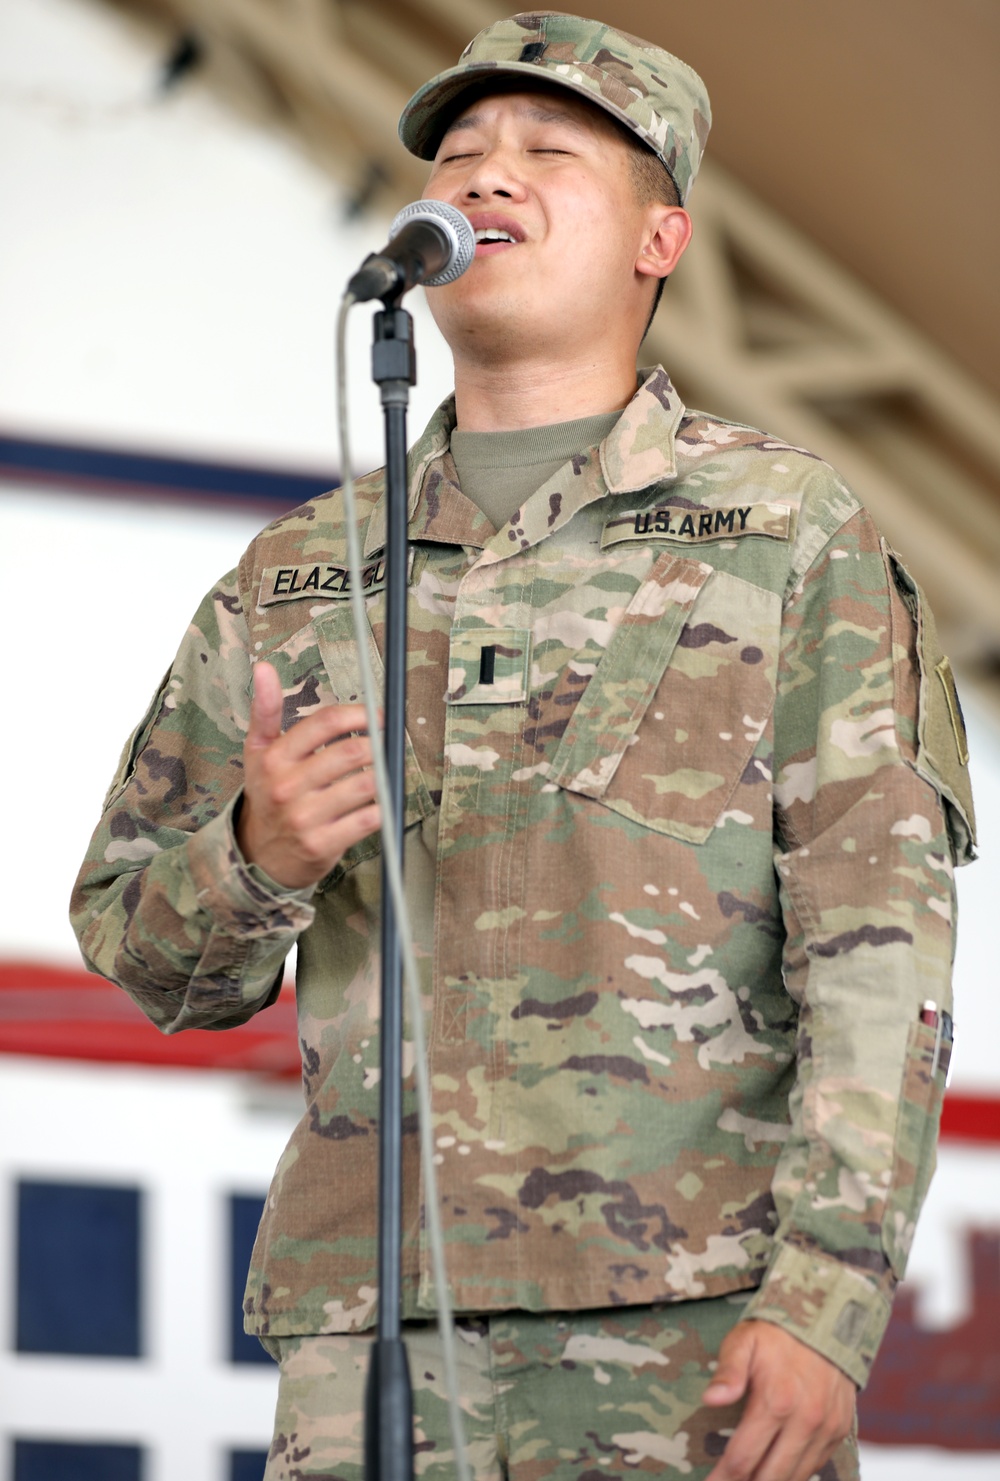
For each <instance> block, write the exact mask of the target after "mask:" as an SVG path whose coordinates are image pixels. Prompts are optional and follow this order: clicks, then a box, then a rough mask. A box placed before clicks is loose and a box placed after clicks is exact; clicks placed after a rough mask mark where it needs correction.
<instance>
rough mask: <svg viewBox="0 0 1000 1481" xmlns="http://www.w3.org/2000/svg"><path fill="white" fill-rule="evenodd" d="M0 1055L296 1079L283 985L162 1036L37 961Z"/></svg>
mask: <svg viewBox="0 0 1000 1481" xmlns="http://www.w3.org/2000/svg"><path fill="white" fill-rule="evenodd" d="M0 1054H28V1055H40V1056H44V1057H46V1058H50V1059H83V1060H91V1061H97V1062H100V1063H107V1064H158V1065H176V1066H185V1067H190V1068H199V1069H231V1070H257V1071H262V1072H264V1073H266V1074H271V1075H281V1076H287V1077H288V1078H289V1079H298V1078H299V1075H300V1074H301V1067H300V1063H299V1050H298V1031H297V1024H296V1019H295V993H294V990H293V989H292V987H291V985H290V983H286V984H285V986H284V987H283V988H282V991H281V994H280V996H279V998H278V1001H277V1002H276V1003H274V1004H273V1005H272V1007H270V1008H268V1009H266V1010H265V1011H264V1012H263V1013H258V1014H257V1015H256V1016H255V1017H254V1018H252V1019H251V1020H250V1022H249V1023H244V1024H241V1025H240V1026H239V1027H238V1028H232V1029H226V1030H225V1031H224V1032H222V1033H213V1032H210V1031H209V1030H206V1029H186V1030H185V1031H184V1033H182V1034H171V1035H165V1034H161V1033H160V1032H159V1031H158V1030H157V1029H155V1028H154V1027H153V1025H152V1024H151V1023H150V1022H149V1020H148V1019H147V1018H146V1017H145V1016H144V1015H143V1013H142V1012H141V1010H140V1009H139V1008H137V1007H136V1005H135V1004H134V1003H133V1002H132V1000H131V998H130V997H128V995H127V994H126V993H124V992H122V990H121V988H119V987H116V986H115V984H114V983H113V982H108V981H107V980H106V979H105V978H103V977H95V976H93V975H92V974H91V973H89V972H85V971H83V970H82V969H81V968H78V967H56V966H51V965H49V964H47V963H45V962H25V961H0ZM941 1139H942V1141H965V1142H978V1143H981V1144H985V1145H990V1146H1000V1093H998V1094H996V1095H963V1094H961V1093H957V1092H955V1091H950V1092H949V1093H948V1095H947V1096H946V1097H945V1102H944V1113H943V1115H942V1117H941Z"/></svg>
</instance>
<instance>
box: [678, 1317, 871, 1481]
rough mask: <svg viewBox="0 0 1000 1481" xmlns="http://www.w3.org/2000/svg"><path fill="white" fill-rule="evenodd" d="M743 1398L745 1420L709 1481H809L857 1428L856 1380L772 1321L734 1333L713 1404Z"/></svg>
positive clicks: (722, 1357)
mask: <svg viewBox="0 0 1000 1481" xmlns="http://www.w3.org/2000/svg"><path fill="white" fill-rule="evenodd" d="M742 1393H748V1394H749V1397H748V1398H747V1402H746V1406H745V1408H744V1411H743V1415H742V1417H741V1419H740V1421H739V1424H738V1425H737V1426H736V1429H735V1430H734V1431H733V1434H732V1435H731V1437H730V1439H729V1442H728V1444H727V1445H726V1449H725V1452H724V1454H723V1456H722V1458H721V1460H720V1461H719V1463H718V1465H717V1466H716V1467H715V1468H714V1469H713V1470H712V1472H711V1474H710V1476H709V1478H708V1481H809V1478H810V1477H812V1476H814V1475H815V1474H816V1472H817V1471H818V1470H820V1468H821V1467H822V1466H823V1465H824V1464H825V1462H826V1461H827V1460H828V1459H829V1457H830V1456H831V1455H832V1454H833V1452H834V1450H835V1449H836V1448H837V1445H838V1444H839V1443H840V1441H841V1440H842V1439H843V1438H844V1437H845V1436H846V1435H847V1434H848V1432H849V1430H850V1428H851V1423H852V1420H853V1416H854V1400H855V1388H854V1384H853V1383H852V1381H851V1379H850V1378H848V1377H847V1376H846V1374H844V1373H842V1372H841V1370H840V1369H839V1368H837V1367H836V1366H835V1365H834V1364H833V1363H831V1362H829V1361H828V1360H827V1359H826V1358H824V1357H822V1356H821V1354H819V1353H817V1352H816V1351H814V1350H813V1349H812V1348H809V1347H806V1346H805V1345H804V1344H803V1343H801V1342H799V1341H797V1339H795V1338H794V1337H792V1336H791V1335H790V1334H789V1333H787V1332H785V1331H783V1330H782V1329H781V1328H779V1327H776V1326H773V1325H772V1324H770V1323H768V1322H754V1321H747V1322H743V1323H739V1324H738V1325H737V1326H736V1327H734V1328H733V1330H732V1332H731V1333H730V1334H729V1336H728V1337H727V1338H726V1339H725V1341H724V1342H723V1344H722V1346H721V1348H720V1350H719V1366H718V1369H717V1371H716V1374H715V1376H714V1377H713V1379H712V1382H711V1384H710V1385H709V1387H708V1389H706V1392H705V1401H706V1403H709V1404H719V1403H722V1402H723V1401H724V1399H723V1396H724V1395H725V1396H727V1399H726V1401H728V1402H732V1398H731V1397H728V1396H737V1397H738V1396H739V1394H742Z"/></svg>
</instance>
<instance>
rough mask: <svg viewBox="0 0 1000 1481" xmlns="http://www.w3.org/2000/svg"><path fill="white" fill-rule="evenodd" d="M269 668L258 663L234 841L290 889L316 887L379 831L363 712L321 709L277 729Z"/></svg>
mask: <svg viewBox="0 0 1000 1481" xmlns="http://www.w3.org/2000/svg"><path fill="white" fill-rule="evenodd" d="M282 718H283V699H282V691H281V683H280V680H279V678H278V675H277V673H276V671H275V670H274V668H273V667H272V666H271V665H270V664H268V663H263V662H262V663H258V664H257V665H256V669H255V676H254V695H253V701H252V704H251V711H250V724H249V728H248V731H247V737H246V741H245V744H244V750H243V760H244V787H243V799H242V805H241V808H240V812H239V817H238V820H237V825H236V838H237V843H238V845H239V847H240V850H241V852H242V854H243V857H244V859H246V860H247V862H249V863H255V864H257V865H259V867H260V868H261V869H263V870H264V872H265V873H266V874H268V875H269V876H270V877H271V878H272V879H273V880H275V881H276V882H277V883H278V884H281V885H284V886H286V887H288V888H290V889H297V888H301V887H304V886H307V885H310V884H316V883H317V882H318V881H319V880H320V879H322V878H323V876H324V875H325V874H327V873H329V871H330V869H332V868H333V866H334V865H335V864H336V863H337V861H338V860H339V859H340V858H341V857H342V855H343V854H344V853H345V852H346V851H347V849H349V848H351V847H352V846H353V845H354V844H355V843H357V842H359V841H360V840H361V839H362V838H365V837H367V835H368V834H370V833H373V832H374V831H375V830H376V829H377V828H378V827H379V826H380V818H379V812H378V808H377V806H375V805H374V799H375V777H374V773H373V771H372V741H371V739H370V738H369V736H368V735H367V734H359V733H358V732H359V731H362V732H363V731H365V729H366V726H367V720H366V716H365V710H364V707H363V706H362V705H322V706H320V707H319V708H318V709H316V710H314V711H313V712H312V713H311V714H309V715H307V716H305V717H304V718H303V719H301V720H299V721H298V722H297V723H296V724H294V725H293V726H292V727H291V728H290V729H289V730H288V731H286V732H283V731H282V728H281V724H282Z"/></svg>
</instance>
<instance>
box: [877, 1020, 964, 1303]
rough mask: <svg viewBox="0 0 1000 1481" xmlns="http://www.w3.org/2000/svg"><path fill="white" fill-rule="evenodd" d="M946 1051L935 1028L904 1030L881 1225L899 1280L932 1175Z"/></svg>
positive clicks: (947, 1059) (947, 1045)
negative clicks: (903, 1054)
mask: <svg viewBox="0 0 1000 1481" xmlns="http://www.w3.org/2000/svg"><path fill="white" fill-rule="evenodd" d="M951 1049H952V1046H951V1043H950V1041H948V1040H943V1041H942V1042H941V1044H940V1045H938V1034H937V1029H935V1028H933V1027H931V1026H930V1025H929V1024H926V1023H922V1022H921V1021H920V1020H919V1019H918V1020H917V1022H916V1023H914V1024H913V1026H912V1028H911V1029H910V1037H909V1039H908V1041H907V1045H906V1060H905V1063H904V1066H903V1086H902V1091H901V1095H900V1103H899V1114H898V1116H897V1119H896V1140H895V1146H894V1148H893V1165H892V1179H891V1182H890V1185H889V1186H890V1190H891V1191H890V1194H889V1197H888V1200H887V1202H886V1209H885V1216H884V1218H883V1221H882V1243H883V1245H884V1247H885V1252H886V1255H887V1257H888V1260H889V1263H890V1265H891V1266H892V1269H893V1273H894V1274H895V1275H896V1277H897V1279H899V1280H902V1278H903V1276H904V1274H905V1273H906V1262H907V1259H908V1258H909V1254H910V1246H911V1245H912V1243H913V1235H914V1232H915V1230H916V1224H917V1215H918V1213H919V1212H920V1207H921V1204H922V1203H923V1201H924V1198H925V1196H926V1194H927V1189H928V1187H929V1186H930V1181H931V1175H932V1174H933V1172H934V1165H935V1160H936V1156H935V1149H936V1147H937V1128H938V1121H939V1119H940V1116H941V1102H942V1099H943V1097H944V1087H945V1081H946V1079H947V1076H948V1066H949V1062H950V1059H951ZM935 1050H937V1064H936V1065H935V1063H934V1056H935Z"/></svg>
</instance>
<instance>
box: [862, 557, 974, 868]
mask: <svg viewBox="0 0 1000 1481" xmlns="http://www.w3.org/2000/svg"><path fill="white" fill-rule="evenodd" d="M882 545H883V550H884V552H885V556H886V561H887V564H888V567H889V572H890V574H891V576H892V579H893V582H894V584H895V587H896V590H897V592H898V593H899V596H900V598H901V599H902V601H903V604H904V606H905V607H906V609H907V611H908V612H909V614H910V616H911V618H912V620H913V623H914V626H915V629H916V658H917V665H918V668H919V685H920V692H919V696H918V702H917V735H916V745H917V759H916V765H917V770H918V771H919V772H921V774H922V775H924V776H926V777H927V779H928V781H930V782H931V784H932V786H933V787H934V788H935V789H936V790H937V791H938V792H939V793H940V794H941V797H942V798H943V800H944V804H945V815H946V817H947V821H948V833H949V836H950V838H951V845H952V850H953V852H954V855H955V862H956V863H958V864H966V863H968V862H969V861H970V860H971V859H974V858H975V856H976V815H975V810H974V807H973V802H972V782H971V779H970V777H969V746H968V738H967V736H966V731H965V719H964V717H963V715H962V706H961V703H960V701H959V698H958V690H957V688H956V686H955V676H954V674H953V673H952V668H951V664H950V663H949V661H948V659H947V657H946V656H945V654H944V653H943V652H942V649H941V643H940V640H939V638H938V633H937V624H936V623H935V621H934V614H933V612H932V611H931V609H930V607H929V606H928V603H927V599H926V597H925V596H924V594H923V592H922V591H921V589H920V587H919V586H918V585H917V583H916V581H914V579H913V577H912V576H911V575H910V573H909V571H908V570H907V569H906V567H905V566H904V565H903V562H902V561H901V560H900V558H899V556H898V555H897V554H896V552H895V551H894V550H892V549H890V547H889V546H888V545H886V544H885V541H883V542H882Z"/></svg>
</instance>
